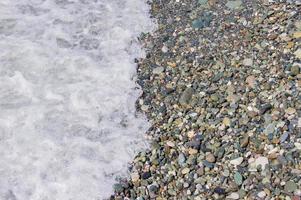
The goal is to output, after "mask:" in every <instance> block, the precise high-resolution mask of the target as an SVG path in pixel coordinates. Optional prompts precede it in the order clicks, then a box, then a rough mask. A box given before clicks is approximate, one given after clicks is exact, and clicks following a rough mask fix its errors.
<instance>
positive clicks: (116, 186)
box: [113, 183, 123, 193]
mask: <svg viewBox="0 0 301 200" xmlns="http://www.w3.org/2000/svg"><path fill="white" fill-rule="evenodd" d="M113 188H114V191H115V192H116V193H121V192H123V187H122V185H121V184H120V183H116V184H114V186H113Z"/></svg>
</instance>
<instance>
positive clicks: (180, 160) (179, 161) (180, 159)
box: [178, 153, 186, 166]
mask: <svg viewBox="0 0 301 200" xmlns="http://www.w3.org/2000/svg"><path fill="white" fill-rule="evenodd" d="M185 161H186V158H185V155H184V154H183V153H180V154H179V156H178V163H179V165H180V166H183V165H184V164H185Z"/></svg>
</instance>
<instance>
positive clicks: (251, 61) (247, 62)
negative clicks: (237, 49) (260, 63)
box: [242, 58, 253, 67]
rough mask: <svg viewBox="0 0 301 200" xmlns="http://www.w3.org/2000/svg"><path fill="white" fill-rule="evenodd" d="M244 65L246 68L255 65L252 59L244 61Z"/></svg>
mask: <svg viewBox="0 0 301 200" xmlns="http://www.w3.org/2000/svg"><path fill="white" fill-rule="evenodd" d="M242 64H243V65H245V66H249V67H251V66H252V65H253V59H251V58H246V59H244V60H243V61H242Z"/></svg>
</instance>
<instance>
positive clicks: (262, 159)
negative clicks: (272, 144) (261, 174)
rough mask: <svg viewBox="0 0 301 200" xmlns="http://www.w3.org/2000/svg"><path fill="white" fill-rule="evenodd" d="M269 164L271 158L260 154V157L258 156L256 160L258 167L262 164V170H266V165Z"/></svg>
mask: <svg viewBox="0 0 301 200" xmlns="http://www.w3.org/2000/svg"><path fill="white" fill-rule="evenodd" d="M268 164H269V160H268V158H267V157H263V156H260V157H258V158H256V160H255V165H256V168H258V167H259V166H261V169H262V170H264V169H265V168H266V165H268Z"/></svg>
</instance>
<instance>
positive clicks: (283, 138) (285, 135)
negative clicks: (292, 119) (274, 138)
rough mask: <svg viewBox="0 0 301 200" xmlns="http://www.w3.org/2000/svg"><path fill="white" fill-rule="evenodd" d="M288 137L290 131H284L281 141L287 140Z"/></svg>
mask: <svg viewBox="0 0 301 200" xmlns="http://www.w3.org/2000/svg"><path fill="white" fill-rule="evenodd" d="M287 138H288V133H287V132H285V133H283V134H282V135H281V137H280V143H283V142H285V140H286V139H287Z"/></svg>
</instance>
